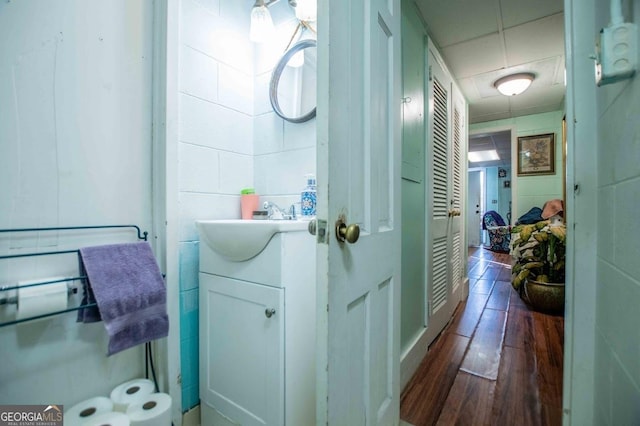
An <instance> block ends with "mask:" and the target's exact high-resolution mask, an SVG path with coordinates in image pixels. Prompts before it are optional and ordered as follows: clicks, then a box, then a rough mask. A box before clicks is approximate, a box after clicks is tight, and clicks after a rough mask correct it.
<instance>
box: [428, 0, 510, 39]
mask: <svg viewBox="0 0 640 426" xmlns="http://www.w3.org/2000/svg"><path fill="white" fill-rule="evenodd" d="M416 4H417V5H418V7H419V9H420V11H421V13H422V16H423V17H424V20H425V21H426V22H427V26H428V27H429V33H430V34H431V35H432V36H433V38H434V40H435V42H436V44H437V45H438V46H440V47H441V48H443V47H447V46H450V45H452V44H456V43H460V42H462V41H465V40H470V39H473V38H476V37H480V36H483V35H487V34H491V33H495V32H497V31H498V13H497V12H498V11H497V9H496V8H497V1H496V0H473V1H469V0H449V1H442V0H416Z"/></svg>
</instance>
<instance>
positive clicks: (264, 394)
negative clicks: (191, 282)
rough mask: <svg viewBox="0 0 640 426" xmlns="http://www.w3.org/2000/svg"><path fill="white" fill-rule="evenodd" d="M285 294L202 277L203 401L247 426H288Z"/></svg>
mask: <svg viewBox="0 0 640 426" xmlns="http://www.w3.org/2000/svg"><path fill="white" fill-rule="evenodd" d="M283 293H284V290H283V289H279V288H274V287H268V286H264V285H260V284H253V283H249V282H246V281H239V280H234V279H230V278H225V277H219V276H217V275H210V274H205V273H200V397H201V398H202V402H203V403H205V404H208V405H210V406H212V407H213V408H215V409H216V410H218V411H219V412H220V413H221V414H223V415H224V416H226V417H228V418H230V419H231V420H233V421H235V422H238V423H240V424H242V425H246V426H249V425H280V424H283V423H284V418H283V416H284V347H283V342H284V298H283ZM272 310H275V312H273V313H272Z"/></svg>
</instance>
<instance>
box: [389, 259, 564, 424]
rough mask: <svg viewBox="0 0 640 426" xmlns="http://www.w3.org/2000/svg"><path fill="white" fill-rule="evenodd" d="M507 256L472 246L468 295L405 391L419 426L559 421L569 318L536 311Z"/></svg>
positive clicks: (404, 401)
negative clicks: (522, 294) (515, 284)
mask: <svg viewBox="0 0 640 426" xmlns="http://www.w3.org/2000/svg"><path fill="white" fill-rule="evenodd" d="M510 259H511V258H510V256H509V255H508V254H497V253H493V252H491V251H489V250H485V249H482V248H471V247H470V248H469V259H468V270H469V274H468V275H469V298H468V299H467V300H466V302H463V303H461V304H460V305H459V306H458V307H457V309H456V311H455V313H454V317H453V319H452V321H451V322H450V323H449V324H448V325H447V327H446V328H445V330H444V331H443V332H442V334H441V335H440V336H439V337H438V338H437V339H436V340H435V341H434V342H433V343H432V345H431V347H430V348H429V353H428V354H427V356H426V357H425V358H424V360H423V361H422V363H421V364H420V366H419V367H418V370H417V371H416V374H415V375H414V376H413V378H412V379H411V380H410V381H409V383H408V384H407V386H406V388H405V389H404V391H403V392H402V396H401V406H400V417H401V419H402V420H403V421H405V422H407V423H409V424H411V425H415V426H423V425H435V424H440V425H453V424H461V425H515V424H517V425H560V424H561V423H562V363H563V339H564V318H563V317H562V316H552V315H547V314H542V313H539V312H535V311H533V310H531V309H530V308H529V307H528V306H527V305H525V304H524V302H523V301H522V300H521V299H520V298H519V296H518V294H517V293H516V292H515V290H513V288H512V287H511V284H510V273H511V269H510V266H509V262H510Z"/></svg>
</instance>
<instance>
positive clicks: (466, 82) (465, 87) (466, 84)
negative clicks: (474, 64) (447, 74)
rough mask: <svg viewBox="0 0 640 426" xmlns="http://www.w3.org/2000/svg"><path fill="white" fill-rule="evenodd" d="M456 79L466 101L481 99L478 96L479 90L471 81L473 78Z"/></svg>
mask: <svg viewBox="0 0 640 426" xmlns="http://www.w3.org/2000/svg"><path fill="white" fill-rule="evenodd" d="M457 81H458V86H459V87H460V91H461V92H462V94H463V95H464V97H465V99H466V100H467V102H477V101H479V100H480V99H482V98H481V96H480V92H479V91H478V88H477V87H476V84H475V82H474V81H473V78H463V79H460V80H457Z"/></svg>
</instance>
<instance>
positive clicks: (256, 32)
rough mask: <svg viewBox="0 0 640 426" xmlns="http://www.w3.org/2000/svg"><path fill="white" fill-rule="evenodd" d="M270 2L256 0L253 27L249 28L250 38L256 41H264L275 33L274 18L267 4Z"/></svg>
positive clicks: (252, 19) (252, 20)
mask: <svg viewBox="0 0 640 426" xmlns="http://www.w3.org/2000/svg"><path fill="white" fill-rule="evenodd" d="M269 4H270V3H266V4H265V2H264V0H256V2H255V3H254V5H253V8H252V9H251V28H250V30H249V40H251V41H253V42H254V43H263V42H265V41H266V40H267V38H269V36H270V35H271V34H272V33H273V31H274V27H273V20H272V19H271V13H270V12H269V9H267V6H268V5H269Z"/></svg>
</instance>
